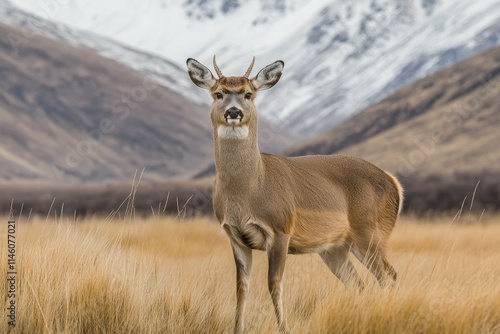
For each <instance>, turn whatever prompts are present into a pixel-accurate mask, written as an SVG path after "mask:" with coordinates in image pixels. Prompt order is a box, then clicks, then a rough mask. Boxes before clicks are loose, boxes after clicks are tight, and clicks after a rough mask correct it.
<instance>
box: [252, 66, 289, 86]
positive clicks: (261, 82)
mask: <svg viewBox="0 0 500 334" xmlns="http://www.w3.org/2000/svg"><path fill="white" fill-rule="evenodd" d="M284 66H285V63H284V62H283V61H281V60H278V61H275V62H274V63H272V64H270V65H267V66H266V67H264V68H263V69H262V70H260V72H259V73H257V76H256V77H255V78H253V79H251V81H252V84H253V86H254V87H255V90H264V89H269V88H271V87H272V86H274V85H276V83H277V82H278V81H279V79H280V77H281V72H282V71H283V67H284Z"/></svg>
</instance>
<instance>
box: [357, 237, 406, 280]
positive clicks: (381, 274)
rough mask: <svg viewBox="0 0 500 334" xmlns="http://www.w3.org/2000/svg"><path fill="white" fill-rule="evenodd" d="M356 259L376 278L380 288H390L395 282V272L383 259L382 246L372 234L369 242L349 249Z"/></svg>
mask: <svg viewBox="0 0 500 334" xmlns="http://www.w3.org/2000/svg"><path fill="white" fill-rule="evenodd" d="M351 251H352V253H353V254H354V256H356V258H357V259H358V260H359V261H360V262H361V263H363V265H364V266H366V267H367V268H368V269H369V270H370V271H371V273H372V274H373V275H374V276H375V277H376V278H377V281H378V282H379V284H380V286H382V287H385V286H392V285H393V284H394V282H395V281H396V277H397V273H396V270H395V269H394V268H393V267H392V266H391V265H390V264H389V262H388V261H387V259H386V257H385V250H384V245H382V244H381V243H380V240H379V239H378V238H377V237H376V236H375V234H373V235H372V236H371V237H370V238H369V240H361V241H358V242H355V243H354V244H353V246H352V248H351Z"/></svg>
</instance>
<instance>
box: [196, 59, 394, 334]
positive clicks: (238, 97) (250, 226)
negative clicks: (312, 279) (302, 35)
mask: <svg viewBox="0 0 500 334" xmlns="http://www.w3.org/2000/svg"><path fill="white" fill-rule="evenodd" d="M254 63H255V57H254V58H253V60H252V62H251V64H250V66H249V67H248V69H247V71H246V72H245V74H244V75H243V76H224V75H223V74H222V72H221V70H220V69H219V67H218V66H217V63H216V58H215V56H214V57H213V66H214V69H215V71H216V74H217V78H216V77H214V75H213V74H212V72H211V71H210V70H209V69H208V68H207V67H206V66H204V65H202V64H201V63H200V62H198V61H197V60H195V59H192V58H189V59H187V69H188V74H189V77H190V78H191V80H192V82H193V83H194V84H195V85H196V86H198V87H201V88H204V89H207V90H208V91H209V92H210V94H211V96H212V99H213V100H212V105H211V107H210V118H211V122H212V130H213V139H214V157H215V168H216V175H215V182H214V186H213V191H212V192H213V194H212V196H213V198H212V201H213V209H214V213H215V216H216V218H217V220H218V221H219V223H220V225H221V227H222V229H223V231H224V232H225V233H226V234H227V236H228V237H229V240H230V244H231V248H232V252H233V255H234V261H235V264H236V316H235V325H234V332H235V333H243V332H244V314H245V303H246V299H247V295H248V293H249V283H250V276H251V271H252V250H260V251H264V252H266V253H267V258H268V277H267V280H268V282H267V283H268V289H269V293H270V295H271V299H272V303H273V306H274V311H275V315H276V320H277V325H278V328H279V331H280V333H288V332H289V327H288V324H287V321H286V319H285V315H284V311H283V302H282V295H283V276H284V271H285V262H286V258H287V255H288V254H305V253H317V254H319V256H320V258H321V259H322V260H323V262H324V263H325V264H326V266H327V267H328V268H329V269H330V271H331V272H332V273H333V274H334V275H335V276H336V277H337V278H338V279H339V280H340V281H341V282H342V283H343V284H344V285H346V286H354V287H355V288H358V289H360V290H362V289H363V287H364V281H363V280H362V278H361V277H360V275H359V273H358V272H357V271H356V269H355V268H354V266H353V263H352V262H351V261H352V260H351V258H350V257H349V254H350V253H352V254H353V255H354V257H355V258H357V259H358V260H359V261H360V262H361V263H362V264H364V265H365V266H366V267H367V268H368V270H369V271H370V272H371V273H372V274H373V275H374V276H375V278H376V280H377V281H378V283H379V284H380V285H381V286H383V287H384V286H391V285H393V284H394V283H395V281H396V277H397V273H396V270H395V269H394V267H393V266H392V265H391V264H389V262H388V260H387V258H386V246H387V243H388V239H389V236H390V234H391V232H392V230H393V228H394V226H395V224H396V220H397V218H398V216H399V214H400V212H401V208H402V205H403V188H402V186H401V184H400V183H399V182H398V180H397V179H396V177H395V176H393V175H392V174H390V173H389V172H387V171H384V170H383V169H381V168H379V167H377V166H375V165H373V164H372V163H370V162H368V161H366V160H363V159H361V158H358V157H353V156H348V155H340V154H333V155H310V156H301V157H285V156H279V155H272V154H266V153H261V152H260V150H259V145H258V129H257V123H258V122H257V121H258V113H257V109H256V107H255V104H254V101H255V98H256V95H257V93H258V92H260V91H262V90H266V89H269V88H271V87H273V86H274V85H276V83H277V82H278V81H279V79H280V77H281V74H282V71H283V68H284V65H285V64H284V62H283V61H281V60H278V61H275V62H274V63H272V64H270V65H267V66H265V67H264V68H263V69H261V70H260V71H259V72H258V73H257V75H256V76H254V77H252V78H250V73H251V71H252V68H253V66H254Z"/></svg>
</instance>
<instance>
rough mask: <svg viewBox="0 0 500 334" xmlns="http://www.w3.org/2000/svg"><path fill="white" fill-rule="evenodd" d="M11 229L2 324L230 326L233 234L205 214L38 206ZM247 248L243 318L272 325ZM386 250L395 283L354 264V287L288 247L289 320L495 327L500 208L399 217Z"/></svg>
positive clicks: (180, 329) (138, 328)
mask: <svg viewBox="0 0 500 334" xmlns="http://www.w3.org/2000/svg"><path fill="white" fill-rule="evenodd" d="M6 220H7V218H5V219H3V221H5V222H6ZM472 220H474V219H472ZM5 225H6V224H2V225H1V226H3V227H2V229H1V235H0V238H1V239H0V240H1V245H2V248H3V249H2V252H1V254H2V258H1V259H0V263H1V272H2V273H6V272H7V255H6V252H5V249H6V246H5V242H4V241H5V240H6V239H7V236H6V234H7V231H6V228H5ZM16 240H17V272H18V277H17V279H18V282H17V284H18V286H17V296H16V302H17V314H16V327H9V326H8V324H7V316H6V314H7V312H6V311H5V307H6V306H7V302H8V300H7V298H6V297H4V300H3V301H4V303H3V306H4V307H2V309H3V312H4V316H2V317H1V318H0V319H1V321H0V332H1V333H228V332H231V331H232V328H233V316H234V309H235V291H234V290H235V268H234V264H233V258H232V254H231V249H230V246H229V242H228V240H227V238H226V237H225V236H224V235H223V233H222V232H221V231H220V228H219V226H218V224H217V223H215V222H214V221H213V220H211V219H208V218H198V219H193V220H187V221H179V217H178V218H177V219H174V218H161V219H159V218H158V217H154V218H153V217H152V218H144V219H141V218H136V219H134V220H132V221H131V222H122V221H119V220H114V221H111V222H104V219H101V218H99V217H94V218H88V219H85V220H84V221H81V222H76V223H75V222H71V221H63V220H61V219H58V220H57V221H45V218H34V219H32V220H31V222H29V223H27V222H26V221H22V220H21V221H18V222H17V234H16ZM254 255H255V259H254V271H253V276H252V281H251V292H250V296H249V304H248V307H247V312H246V315H247V316H246V327H247V330H248V332H249V333H273V332H277V326H276V324H275V318H274V313H273V310H272V304H271V299H270V297H269V294H268V292H267V283H266V282H267V279H266V274H267V261H266V259H265V254H263V253H262V252H254ZM389 259H390V261H391V262H392V263H393V265H394V267H395V268H396V269H397V270H398V274H399V276H398V283H397V285H396V287H394V288H392V289H382V288H379V287H378V286H377V284H376V283H375V280H374V279H373V277H372V276H370V275H369V274H368V273H367V271H366V269H364V268H363V267H362V266H360V265H359V266H358V268H359V270H360V271H361V272H362V273H363V276H364V279H365V280H366V282H367V288H366V289H365V290H364V291H363V292H361V293H358V292H356V291H354V290H350V289H345V288H344V287H343V286H342V284H341V283H339V281H338V280H337V279H336V278H335V277H334V276H333V275H332V274H331V273H330V272H329V271H328V269H327V268H326V266H325V265H324V264H323V263H322V262H321V260H320V259H319V257H318V256H317V255H300V256H292V255H290V256H289V257H288V262H287V266H286V272H285V290H284V291H285V294H284V303H285V310H286V314H287V317H288V321H289V325H290V327H291V329H292V332H293V333H450V334H451V333H500V217H498V216H497V217H494V216H492V217H489V218H488V217H483V218H482V220H481V222H477V219H475V222H474V223H472V224H464V223H463V219H462V221H459V222H457V221H455V222H453V223H452V219H451V218H440V219H428V220H425V221H418V220H417V219H414V218H411V217H403V218H402V219H400V221H399V223H398V225H397V228H396V229H395V231H394V233H393V235H392V237H391V239H390V249H389ZM2 282H3V283H2V284H0V290H1V291H0V293H1V295H2V296H6V294H7V291H6V289H7V284H6V280H4V279H2Z"/></svg>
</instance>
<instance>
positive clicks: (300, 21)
mask: <svg viewBox="0 0 500 334" xmlns="http://www.w3.org/2000/svg"><path fill="white" fill-rule="evenodd" d="M4 3H5V0H4ZM15 6H18V7H19V8H21V9H23V10H26V11H28V12H31V13H33V14H35V15H39V16H42V17H44V18H46V19H48V20H52V21H55V22H59V23H61V24H64V25H67V26H69V27H72V28H75V29H79V30H83V31H87V32H90V33H93V34H97V35H100V36H105V37H107V38H110V39H113V40H116V41H119V42H120V43H123V44H124V45H127V46H129V47H131V48H135V49H140V50H143V51H144V52H146V53H147V54H148V55H150V56H151V58H152V59H153V58H154V56H152V55H156V56H159V57H162V58H165V59H168V60H169V61H170V62H172V63H173V64H175V66H177V67H178V68H179V69H183V68H184V62H185V59H186V58H188V57H195V58H197V59H198V60H200V61H202V62H203V63H205V64H206V65H210V63H211V58H212V55H213V54H217V55H218V60H219V65H220V67H221V69H222V71H223V73H226V74H228V75H231V74H240V73H241V74H242V73H243V72H244V70H245V68H246V67H247V66H248V63H249V62H250V60H251V57H252V56H253V55H255V56H256V57H257V64H256V70H257V69H258V68H261V67H263V66H264V65H266V64H267V63H270V62H272V61H274V60H276V59H282V60H284V61H285V64H286V65H285V72H284V75H283V77H282V79H281V80H282V81H281V82H280V83H279V84H278V85H277V86H276V87H275V88H273V91H272V93H271V94H270V95H268V96H267V97H264V98H262V97H261V98H260V99H259V100H258V104H259V106H260V109H261V112H262V113H263V114H265V115H266V117H268V118H270V119H271V120H274V121H275V122H279V123H281V124H282V125H284V126H286V127H287V128H290V129H293V130H295V131H297V132H301V133H303V134H313V133H318V132H320V131H322V130H325V129H327V128H330V127H331V126H332V125H335V124H337V123H339V122H340V121H342V120H344V119H345V118H347V117H349V116H351V115H353V114H354V113H355V112H357V111H359V110H360V109H362V108H363V107H365V106H367V105H369V104H371V103H373V102H375V101H377V100H379V99H381V98H382V97H384V96H386V95H387V94H389V93H391V92H393V91H394V90H396V89H397V88H399V87H401V86H403V85H406V84H408V83H411V82H413V81H415V80H417V79H419V78H421V77H423V76H425V75H428V74H430V73H432V72H434V71H436V70H437V69H439V68H441V67H444V66H448V65H451V64H453V63H456V62H458V61H460V60H462V59H464V58H466V57H469V56H471V55H473V54H476V53H479V52H481V51H484V50H486V49H488V48H490V47H492V46H495V45H498V44H500V0H482V1H477V0H456V1H444V0H420V1H411V0H405V1H400V0H358V1H341V0H331V1H328V2H325V1H320V0H314V1H307V2H306V1H298V0H260V1H246V2H243V1H240V0H122V1H117V0H115V1H106V2H103V1H98V0H86V1H84V0H74V1H58V0H16V2H15ZM87 36H91V35H90V34H88V35H87ZM95 47H96V48H98V49H99V48H103V46H102V45H96V46H95ZM109 52H112V53H113V56H114V57H115V58H118V59H125V61H126V62H131V63H142V65H141V66H143V67H146V65H145V64H146V63H147V62H148V60H147V57H146V58H142V59H138V60H134V59H127V57H128V58H131V57H130V55H127V52H126V48H125V47H124V48H122V49H119V50H117V49H113V51H109ZM155 59H156V58H155ZM158 59H159V58H158ZM135 66H136V67H137V64H136V65H135ZM172 66H173V67H175V66H174V65H172ZM164 71H165V73H169V74H170V77H171V78H173V79H175V80H177V81H178V82H177V84H178V85H179V86H180V87H181V88H180V89H178V90H179V91H182V92H183V93H184V94H187V95H189V96H191V98H193V99H195V100H197V101H200V100H201V99H200V96H203V95H200V93H199V92H198V93H192V92H196V90H195V89H193V87H188V86H186V85H188V84H189V83H188V82H186V81H185V78H183V79H180V76H182V75H184V74H180V71H177V70H172V69H171V68H169V69H166V70H164ZM160 72H161V69H160ZM191 94H197V95H191ZM266 95H267V93H266ZM204 99H206V95H205V96H204Z"/></svg>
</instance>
